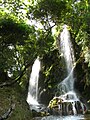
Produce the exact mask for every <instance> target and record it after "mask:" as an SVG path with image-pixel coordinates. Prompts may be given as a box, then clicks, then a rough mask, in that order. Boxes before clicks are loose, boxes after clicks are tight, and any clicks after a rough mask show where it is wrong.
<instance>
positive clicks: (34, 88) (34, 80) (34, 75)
mask: <svg viewBox="0 0 90 120" xmlns="http://www.w3.org/2000/svg"><path fill="white" fill-rule="evenodd" d="M39 72H40V60H39V58H37V59H36V60H35V62H34V64H33V66H32V72H31V75H30V80H29V88H28V96H27V103H28V104H29V105H39V103H38V79H39Z"/></svg>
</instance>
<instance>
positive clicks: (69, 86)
mask: <svg viewBox="0 0 90 120" xmlns="http://www.w3.org/2000/svg"><path fill="white" fill-rule="evenodd" d="M63 28H64V29H63V31H62V32H61V34H60V49H61V52H62V55H63V57H64V59H65V63H66V69H67V77H66V78H65V79H64V80H63V81H62V82H61V83H60V84H59V85H58V88H59V90H60V98H62V99H63V102H71V103H72V110H73V114H74V115H75V114H77V110H76V107H75V105H76V104H77V103H76V102H75V101H79V103H80V106H81V108H82V110H83V104H82V103H81V102H80V100H79V98H78V97H77V95H76V93H75V91H74V67H75V66H74V63H75V57H74V51H73V47H72V43H71V40H70V33H69V31H68V29H67V25H64V26H63ZM67 109H68V108H67ZM83 112H84V111H83Z"/></svg>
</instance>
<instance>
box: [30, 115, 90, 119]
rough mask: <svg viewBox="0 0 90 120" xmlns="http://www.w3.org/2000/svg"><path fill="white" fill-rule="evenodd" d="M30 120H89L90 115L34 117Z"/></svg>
mask: <svg viewBox="0 0 90 120" xmlns="http://www.w3.org/2000/svg"><path fill="white" fill-rule="evenodd" d="M32 120H90V114H88V115H69V116H53V115H52V116H46V117H42V118H41V117H36V118H33V119H32Z"/></svg>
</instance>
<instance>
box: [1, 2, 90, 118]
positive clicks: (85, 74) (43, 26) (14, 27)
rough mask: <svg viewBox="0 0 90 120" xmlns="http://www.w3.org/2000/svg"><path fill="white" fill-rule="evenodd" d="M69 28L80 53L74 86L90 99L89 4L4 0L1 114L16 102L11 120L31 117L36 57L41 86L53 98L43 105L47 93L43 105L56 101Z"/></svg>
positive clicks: (76, 53) (2, 8)
mask: <svg viewBox="0 0 90 120" xmlns="http://www.w3.org/2000/svg"><path fill="white" fill-rule="evenodd" d="M64 24H66V25H68V26H69V27H68V29H69V31H70V34H71V40H72V43H73V47H74V52H75V58H76V67H75V75H76V76H77V78H76V80H75V88H76V89H77V90H78V91H79V92H80V94H81V96H83V97H84V98H85V100H86V101H89V99H90V93H89V91H90V1H89V0H5V1H4V0H0V115H3V114H4V113H5V111H6V110H7V109H8V108H9V107H10V106H11V105H12V104H15V108H14V110H13V112H12V114H11V116H10V117H8V120H10V119H11V120H12V119H13V120H25V119H28V120H29V119H30V118H31V114H30V111H29V108H28V105H27V103H26V102H25V101H26V97H27V91H28V82H29V77H30V73H31V68H32V65H33V62H34V60H35V59H36V58H37V56H39V57H40V60H41V62H42V70H41V72H40V85H41V86H42V90H43V89H46V91H45V93H44V94H47V97H48V95H49V97H48V99H47V100H45V101H44V96H43V94H42V97H41V98H42V101H43V103H48V100H50V99H51V98H52V96H53V94H54V92H55V91H54V90H55V88H56V86H57V84H58V82H60V81H62V80H63V78H64V74H63V73H65V66H64V65H63V60H62V59H61V52H60V50H59V47H58V39H59V34H60V32H61V31H62V26H63V25H64ZM52 91H53V92H52ZM50 93H52V94H50ZM21 112H22V114H21Z"/></svg>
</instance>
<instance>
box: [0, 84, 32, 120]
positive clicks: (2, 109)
mask: <svg viewBox="0 0 90 120" xmlns="http://www.w3.org/2000/svg"><path fill="white" fill-rule="evenodd" d="M12 103H14V104H15V108H14V109H13V110H12V112H11V114H10V116H9V117H8V118H7V120H32V114H31V112H30V109H29V106H28V104H27V103H26V94H24V93H22V90H21V88H20V86H18V85H15V86H12V87H11V86H10V87H3V88H0V116H2V115H3V114H5V113H6V112H7V110H8V109H9V108H10V107H11V104H12Z"/></svg>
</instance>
